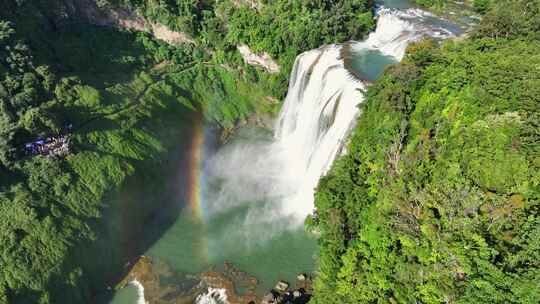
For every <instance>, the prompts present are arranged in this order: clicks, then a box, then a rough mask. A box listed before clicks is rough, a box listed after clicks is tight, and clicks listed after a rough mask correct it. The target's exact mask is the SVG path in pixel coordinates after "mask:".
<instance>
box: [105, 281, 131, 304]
mask: <svg viewBox="0 0 540 304" xmlns="http://www.w3.org/2000/svg"><path fill="white" fill-rule="evenodd" d="M110 303H111V304H112V303H114V304H136V303H137V288H136V287H135V286H132V285H128V286H126V287H125V288H122V289H120V290H119V291H117V292H116V293H115V294H114V297H113V299H112V300H111V302H110Z"/></svg>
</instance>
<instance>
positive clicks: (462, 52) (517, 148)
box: [307, 1, 540, 304]
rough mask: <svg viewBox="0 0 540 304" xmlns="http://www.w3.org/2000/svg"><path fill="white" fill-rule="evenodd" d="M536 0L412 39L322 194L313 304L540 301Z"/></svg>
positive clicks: (378, 88)
mask: <svg viewBox="0 0 540 304" xmlns="http://www.w3.org/2000/svg"><path fill="white" fill-rule="evenodd" d="M539 15H540V1H500V2H499V1H498V3H497V4H496V5H495V6H494V7H493V8H492V9H491V10H490V11H489V12H488V13H487V15H486V16H485V18H484V20H483V21H482V23H481V25H480V26H479V28H478V29H477V30H476V31H475V32H474V33H473V34H472V37H471V38H469V39H466V40H463V41H448V42H445V43H444V44H443V45H442V46H438V45H437V44H436V43H434V42H432V41H429V40H428V41H423V42H420V43H416V44H414V45H412V46H411V47H410V48H409V49H408V54H407V56H406V58H405V59H404V60H403V62H402V63H401V64H398V65H395V66H393V67H391V68H389V69H388V70H387V71H386V72H385V74H384V76H383V77H382V78H381V79H380V80H379V81H377V82H376V83H375V84H374V85H373V86H372V87H370V88H369V90H368V92H367V96H366V100H365V101H364V103H363V105H362V112H363V114H362V116H361V117H360V118H359V120H358V124H357V127H356V130H355V132H354V134H353V136H352V138H351V141H350V144H349V146H348V149H347V151H348V153H347V155H345V156H343V157H341V158H340V159H339V160H338V161H336V163H335V164H334V166H333V168H332V170H331V171H330V172H329V173H328V175H327V176H326V177H324V178H323V179H322V180H321V181H320V184H319V186H318V191H317V193H316V208H317V212H316V214H315V216H314V217H313V218H310V219H308V221H307V222H308V225H309V226H310V227H311V228H312V229H316V230H318V231H319V232H320V234H321V237H320V248H321V254H320V269H319V271H320V274H319V276H318V278H317V281H316V283H315V297H314V300H313V301H314V303H531V304H532V303H538V302H540V288H539V286H538V282H539V280H540V264H539V263H540V262H539V261H540V255H539V253H540V175H539V172H540V135H539V128H540V125H539V122H540V112H539V110H540V107H539V104H540V91H539V89H538V88H539V87H540V80H539V77H538V76H539V75H540V70H539V68H540V57H539V56H538V49H539V47H540V39H539V37H540V36H539V34H540V21H539V20H540V19H538V16H539Z"/></svg>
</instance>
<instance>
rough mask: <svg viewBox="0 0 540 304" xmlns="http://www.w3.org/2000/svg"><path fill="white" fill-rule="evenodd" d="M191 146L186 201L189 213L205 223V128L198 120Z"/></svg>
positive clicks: (194, 127)
mask: <svg viewBox="0 0 540 304" xmlns="http://www.w3.org/2000/svg"><path fill="white" fill-rule="evenodd" d="M191 136H192V137H191V144H190V148H189V152H188V155H189V156H188V162H189V165H188V171H189V172H188V174H189V175H188V181H187V182H188V183H187V187H188V188H187V195H186V200H187V204H188V208H189V211H190V212H191V213H192V215H193V217H194V218H195V219H197V220H199V221H204V213H203V210H204V206H203V186H204V181H203V178H204V170H203V159H204V154H205V151H204V139H205V138H204V126H203V122H202V120H198V121H197V122H196V123H195V125H194V126H193V133H192V135H191Z"/></svg>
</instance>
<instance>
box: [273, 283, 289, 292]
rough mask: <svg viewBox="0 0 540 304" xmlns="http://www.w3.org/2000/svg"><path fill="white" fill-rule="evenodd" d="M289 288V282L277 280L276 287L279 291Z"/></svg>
mask: <svg viewBox="0 0 540 304" xmlns="http://www.w3.org/2000/svg"><path fill="white" fill-rule="evenodd" d="M288 288H289V283H287V282H285V281H279V282H277V284H276V287H274V289H275V290H277V291H279V292H285V291H287V289H288Z"/></svg>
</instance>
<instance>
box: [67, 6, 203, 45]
mask: <svg viewBox="0 0 540 304" xmlns="http://www.w3.org/2000/svg"><path fill="white" fill-rule="evenodd" d="M73 1H74V4H73V5H72V7H73V8H74V9H76V10H77V11H78V15H80V17H82V18H84V19H86V21H87V22H88V23H91V24H95V25H99V26H112V27H117V28H121V29H125V30H131V31H139V32H147V33H150V34H151V35H152V36H154V37H155V38H156V39H159V40H162V41H165V42H167V43H170V44H182V43H195V41H194V40H193V39H192V38H191V37H189V36H188V35H187V34H185V33H182V32H177V31H173V30H171V29H170V28H169V27H167V26H165V25H163V24H161V23H158V22H152V21H149V20H147V19H146V18H144V17H143V16H141V15H139V14H138V13H137V12H135V11H132V10H129V9H126V8H119V7H112V6H110V5H108V6H106V7H103V8H100V7H98V5H97V4H96V2H95V1H94V0H73Z"/></svg>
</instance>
